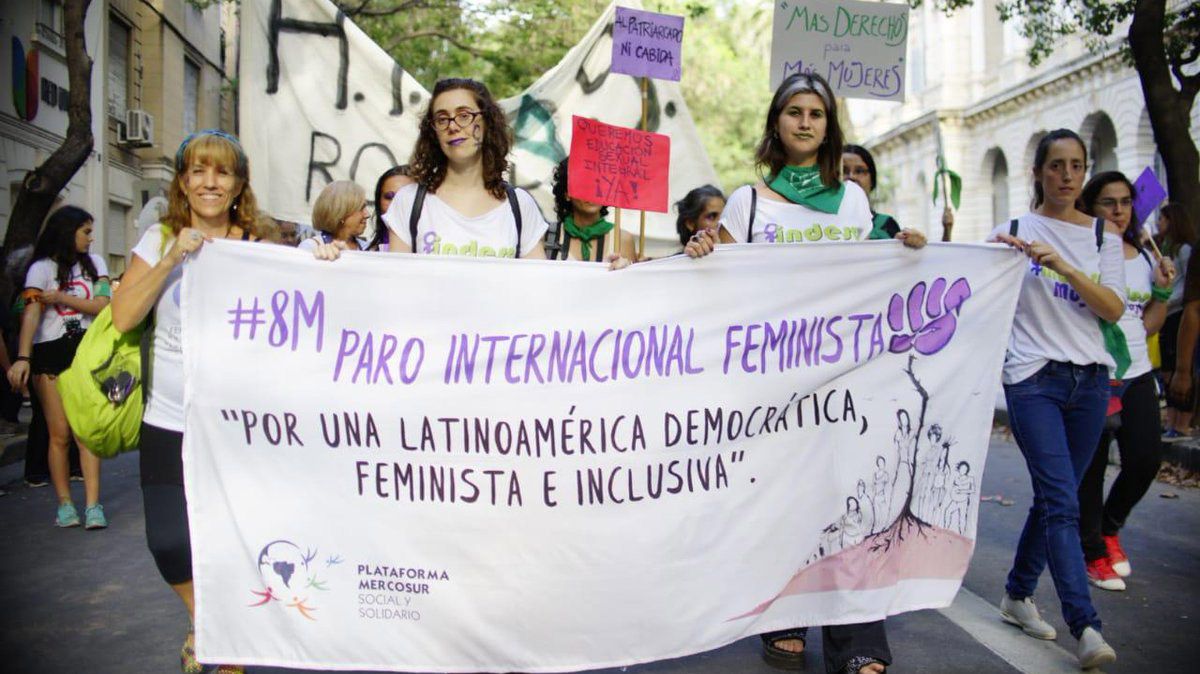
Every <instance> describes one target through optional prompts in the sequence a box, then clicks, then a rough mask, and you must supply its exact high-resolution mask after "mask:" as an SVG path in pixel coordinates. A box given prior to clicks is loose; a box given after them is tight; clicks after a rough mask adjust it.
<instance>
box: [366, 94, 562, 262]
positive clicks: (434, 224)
mask: <svg viewBox="0 0 1200 674" xmlns="http://www.w3.org/2000/svg"><path fill="white" fill-rule="evenodd" d="M511 146H512V140H511V137H510V132H509V128H508V126H507V123H506V122H505V118H504V113H503V112H502V111H501V110H500V106H498V105H497V104H496V101H495V99H493V98H492V94H491V92H489V91H488V89H487V87H486V86H484V85H483V84H482V83H480V82H476V81H475V80H470V79H458V78H453V79H444V80H440V81H438V83H437V84H436V85H435V86H434V88H433V98H432V99H431V100H430V102H429V108H428V109H427V110H426V111H425V115H424V117H423V118H422V119H421V128H420V132H419V135H418V137H417V143H416V146H415V148H414V149H413V155H412V159H411V162H410V163H409V168H410V173H411V175H412V178H413V180H415V181H416V184H415V185H409V186H407V187H404V188H402V189H401V190H400V191H399V192H398V193H396V196H395V199H394V200H393V201H392V203H391V205H390V206H389V208H388V210H387V213H386V214H384V216H383V221H384V224H386V225H387V227H388V229H389V230H390V235H389V239H390V246H389V249H390V250H391V251H392V252H399V253H418V254H423V255H467V256H474V257H511V258H535V259H544V258H545V257H546V255H545V251H544V249H543V247H542V237H543V235H544V234H545V233H546V230H547V229H548V227H549V226H548V225H547V224H546V221H545V219H544V218H543V217H542V213H541V211H540V210H539V209H538V206H537V202H535V201H534V200H533V197H532V196H530V195H529V193H528V192H526V191H525V190H521V189H516V188H514V187H512V186H510V185H509V184H508V183H506V182H505V181H504V171H505V169H506V168H508V163H507V157H508V153H509V149H510V148H511Z"/></svg>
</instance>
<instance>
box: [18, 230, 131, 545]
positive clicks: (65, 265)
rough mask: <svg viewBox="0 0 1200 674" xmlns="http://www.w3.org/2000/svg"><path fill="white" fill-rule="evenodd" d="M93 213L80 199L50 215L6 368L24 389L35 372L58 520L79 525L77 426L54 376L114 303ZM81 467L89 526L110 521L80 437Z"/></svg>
mask: <svg viewBox="0 0 1200 674" xmlns="http://www.w3.org/2000/svg"><path fill="white" fill-rule="evenodd" d="M93 226H94V225H93V218H92V216H91V214H90V213H88V212H87V211H85V210H83V209H82V208H78V207H75V206H63V207H62V208H60V209H58V210H57V211H55V212H54V213H53V214H52V215H51V216H50V218H49V219H48V220H47V221H46V228H45V229H44V230H42V234H41V236H39V237H38V240H37V245H36V246H35V247H34V250H33V257H32V261H31V262H30V264H29V271H28V272H27V273H26V275H25V292H23V293H21V296H22V298H23V299H24V300H25V309H24V313H23V314H22V316H21V333H20V337H19V339H18V342H17V357H16V358H14V359H13V360H14V362H13V365H12V367H11V368H9V370H8V381H9V383H10V384H11V385H12V387H13V390H16V391H21V390H23V389H24V388H25V386H26V384H27V383H29V379H30V374H32V375H33V386H34V389H35V391H36V394H37V396H38V399H39V400H40V401H41V408H42V413H43V414H44V415H45V418H46V426H47V429H48V430H49V432H50V442H49V456H50V481H51V482H52V483H53V484H54V491H55V494H56V495H57V496H58V511H57V513H56V515H55V518H54V524H55V526H59V527H77V526H79V511H77V510H76V509H75V504H74V502H72V500H71V486H70V483H69V481H68V480H69V476H68V472H69V459H68V456H67V450H68V447H69V445H70V444H71V427H70V425H69V424H68V423H67V415H66V411H65V410H64V409H63V402H62V397H61V396H59V394H58V389H57V388H56V387H55V384H54V381H55V379H57V377H58V375H59V373H61V372H62V371H63V370H65V369H67V368H68V367H69V366H70V365H71V360H73V359H74V358H75V350H76V349H78V348H79V342H80V341H81V340H82V339H83V333H84V332H85V331H86V330H87V327H88V326H89V325H91V323H92V319H93V318H94V317H95V315H96V314H98V313H100V311H101V310H102V309H104V307H106V306H108V299H109V296H110V295H111V294H112V292H111V290H110V287H109V283H108V269H107V268H106V267H105V265H104V258H102V257H100V256H99V255H95V254H93V253H89V252H88V249H89V248H90V247H91V245H92V240H93V236H92V228H93ZM75 442H76V443H77V444H78V445H79V447H80V449H82V450H84V451H81V452H79V463H80V466H81V467H82V468H83V486H84V492H85V507H84V511H83V517H84V522H83V526H84V528H85V529H103V528H104V527H106V526H108V520H107V519H105V517H104V507H103V506H101V505H100V459H99V457H97V456H96V455H94V454H92V453H91V452H89V451H86V448H85V447H84V446H83V443H81V442H79V439H78V438H76V439H75Z"/></svg>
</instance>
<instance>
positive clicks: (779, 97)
mask: <svg viewBox="0 0 1200 674" xmlns="http://www.w3.org/2000/svg"><path fill="white" fill-rule="evenodd" d="M796 94H815V95H816V97H817V98H819V99H821V102H822V103H824V104H825V119H826V122H825V140H824V141H823V142H822V143H821V147H820V148H818V149H817V166H818V167H820V169H821V182H822V183H823V184H824V185H825V186H826V187H837V186H838V185H839V184H840V182H841V181H840V176H841V173H842V145H844V144H845V138H844V136H843V135H842V127H841V124H839V123H838V111H837V99H836V98H835V97H834V95H833V89H832V88H830V86H829V83H828V82H826V81H825V78H823V77H821V76H820V75H817V74H810V73H795V74H793V75H789V76H788V77H786V78H785V79H784V80H783V82H782V83H781V84H780V85H779V88H778V89H776V90H775V96H774V97H773V98H772V99H771V107H769V108H768V109H767V120H766V123H765V124H764V125H763V135H762V140H760V141H759V142H758V150H757V151H756V152H755V153H754V163H755V165H756V166H757V167H758V170H759V175H760V177H763V178H764V180H767V181H769V180H770V178H771V177H773V176H775V175H776V174H778V173H779V171H780V169H782V168H783V167H784V166H785V165H787V150H786V149H785V148H784V147H783V141H782V140H780V139H779V115H781V114H783V109H784V108H785V107H787V104H788V101H790V100H792V96H795V95H796ZM764 170H765V171H766V172H767V174H766V176H763V175H762V172H763V171H764Z"/></svg>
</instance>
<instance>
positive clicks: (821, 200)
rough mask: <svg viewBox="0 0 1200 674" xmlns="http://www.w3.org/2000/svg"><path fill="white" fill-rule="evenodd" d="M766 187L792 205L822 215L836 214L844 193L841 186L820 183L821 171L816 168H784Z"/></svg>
mask: <svg viewBox="0 0 1200 674" xmlns="http://www.w3.org/2000/svg"><path fill="white" fill-rule="evenodd" d="M767 186H768V187H770V188H771V189H773V190H775V191H776V192H778V193H779V194H780V195H782V196H783V197H784V198H785V199H787V200H788V201H790V202H792V203H793V204H800V205H801V206H807V207H809V208H811V209H813V210H814V211H820V212H822V213H837V212H838V209H839V208H841V205H842V195H843V194H845V192H846V187H845V185H843V184H840V183H839V184H838V186H837V187H826V186H825V183H823V182H821V169H820V168H818V167H816V166H784V167H783V168H782V169H780V171H779V173H778V174H777V175H775V177H773V178H771V179H770V180H768V181H767Z"/></svg>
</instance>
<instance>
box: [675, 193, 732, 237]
mask: <svg viewBox="0 0 1200 674" xmlns="http://www.w3.org/2000/svg"><path fill="white" fill-rule="evenodd" d="M675 210H676V211H677V212H678V213H679V217H677V218H676V219H675V231H676V232H677V233H678V234H679V245H681V246H686V245H687V243H688V241H690V240H691V238H692V236H694V235H695V234H696V232H699V231H701V230H706V229H707V230H710V231H714V232H715V231H716V229H717V225H718V223H719V222H720V221H721V211H723V210H725V195H724V194H722V193H721V190H719V189H717V188H715V187H713V186H712V185H704V186H702V187H697V188H696V189H694V190H692V191H691V192H688V193H687V195H686V196H684V197H683V198H682V199H680V200H679V201H676V202H675Z"/></svg>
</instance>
